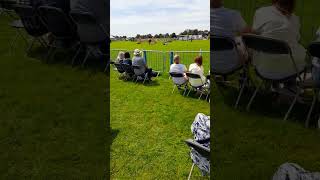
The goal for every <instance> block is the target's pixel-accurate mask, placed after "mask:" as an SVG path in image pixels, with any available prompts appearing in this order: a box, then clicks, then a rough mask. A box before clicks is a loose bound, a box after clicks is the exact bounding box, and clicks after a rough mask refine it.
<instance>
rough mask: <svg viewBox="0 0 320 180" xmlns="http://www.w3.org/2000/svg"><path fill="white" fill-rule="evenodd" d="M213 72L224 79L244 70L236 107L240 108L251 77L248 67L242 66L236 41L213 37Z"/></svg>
mask: <svg viewBox="0 0 320 180" xmlns="http://www.w3.org/2000/svg"><path fill="white" fill-rule="evenodd" d="M210 42H211V53H212V56H211V72H212V74H214V75H221V76H223V77H224V78H225V77H226V76H228V75H231V74H234V73H235V72H236V71H239V70H241V69H242V70H243V76H240V77H239V78H240V80H239V82H240V86H239V89H240V90H239V94H238V97H237V100H236V103H235V105H234V107H235V108H237V107H238V104H239V102H240V99H241V96H242V94H243V91H244V89H245V87H247V86H248V83H249V78H248V77H249V76H248V71H247V69H248V68H247V66H246V65H242V64H241V61H240V55H239V52H238V49H237V44H236V42H235V41H234V39H232V38H229V37H223V36H213V37H211V40H210Z"/></svg>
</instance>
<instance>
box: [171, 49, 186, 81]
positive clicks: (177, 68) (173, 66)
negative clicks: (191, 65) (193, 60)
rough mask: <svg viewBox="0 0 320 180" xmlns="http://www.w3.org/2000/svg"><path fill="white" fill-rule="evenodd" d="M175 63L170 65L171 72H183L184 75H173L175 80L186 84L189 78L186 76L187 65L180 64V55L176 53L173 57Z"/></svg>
mask: <svg viewBox="0 0 320 180" xmlns="http://www.w3.org/2000/svg"><path fill="white" fill-rule="evenodd" d="M173 62H174V63H173V64H171V66H170V71H169V72H170V73H172V72H173V73H179V74H183V75H184V77H180V78H178V77H173V78H172V79H173V81H174V82H175V83H176V84H184V83H186V82H187V80H188V78H187V77H186V72H187V68H186V66H185V65H183V64H180V56H179V55H175V56H174V58H173Z"/></svg>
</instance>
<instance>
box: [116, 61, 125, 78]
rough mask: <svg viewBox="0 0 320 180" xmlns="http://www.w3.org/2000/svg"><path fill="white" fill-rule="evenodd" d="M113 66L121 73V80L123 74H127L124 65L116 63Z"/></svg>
mask: <svg viewBox="0 0 320 180" xmlns="http://www.w3.org/2000/svg"><path fill="white" fill-rule="evenodd" d="M113 65H114V66H115V67H116V68H117V71H118V73H119V78H120V77H122V76H123V74H124V73H125V72H126V71H125V69H124V67H123V65H122V64H120V63H114V64H113Z"/></svg>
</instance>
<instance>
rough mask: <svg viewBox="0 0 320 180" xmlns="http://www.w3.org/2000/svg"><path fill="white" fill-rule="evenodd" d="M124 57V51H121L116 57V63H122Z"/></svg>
mask: <svg viewBox="0 0 320 180" xmlns="http://www.w3.org/2000/svg"><path fill="white" fill-rule="evenodd" d="M124 59H125V57H124V52H122V51H120V52H119V54H118V57H117V59H116V63H119V64H122V63H123V60H124Z"/></svg>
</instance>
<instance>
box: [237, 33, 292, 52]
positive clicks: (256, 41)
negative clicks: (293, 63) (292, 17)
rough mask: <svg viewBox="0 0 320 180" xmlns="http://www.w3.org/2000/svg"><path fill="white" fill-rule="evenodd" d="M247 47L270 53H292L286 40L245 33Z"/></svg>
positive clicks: (243, 37)
mask: <svg viewBox="0 0 320 180" xmlns="http://www.w3.org/2000/svg"><path fill="white" fill-rule="evenodd" d="M242 39H243V42H244V44H245V45H246V47H247V48H250V49H253V50H255V51H258V52H264V53H268V54H288V55H290V54H291V48H290V47H289V45H288V43H286V42H285V41H281V40H277V39H272V38H268V37H264V36H259V35H253V34H245V35H243V36H242Z"/></svg>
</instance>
